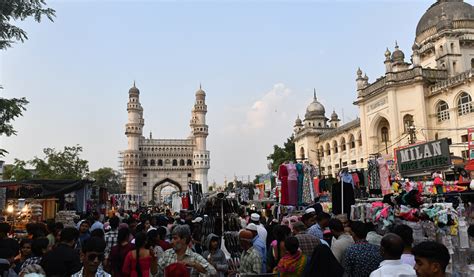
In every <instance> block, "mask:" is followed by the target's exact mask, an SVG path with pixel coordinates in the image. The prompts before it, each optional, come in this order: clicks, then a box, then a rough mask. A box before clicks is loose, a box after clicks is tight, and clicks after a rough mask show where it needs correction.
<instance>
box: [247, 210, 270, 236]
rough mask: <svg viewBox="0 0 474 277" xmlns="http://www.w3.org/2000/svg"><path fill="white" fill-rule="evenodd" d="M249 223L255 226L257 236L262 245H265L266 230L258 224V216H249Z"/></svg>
mask: <svg viewBox="0 0 474 277" xmlns="http://www.w3.org/2000/svg"><path fill="white" fill-rule="evenodd" d="M250 221H251V223H254V224H255V225H257V233H258V236H259V237H260V239H261V240H262V241H263V242H264V243H267V230H266V229H265V227H263V225H262V224H260V215H258V214H257V213H253V214H251V215H250Z"/></svg>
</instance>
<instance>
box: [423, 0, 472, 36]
mask: <svg viewBox="0 0 474 277" xmlns="http://www.w3.org/2000/svg"><path fill="white" fill-rule="evenodd" d="M443 17H444V18H445V19H448V20H449V21H452V22H454V21H458V22H466V24H468V23H467V22H468V21H471V23H470V24H468V25H471V24H472V22H474V7H473V6H471V5H470V4H468V3H465V2H464V1H463V0H438V1H436V3H434V4H433V5H431V6H430V7H429V8H428V10H427V11H426V12H425V14H424V15H423V16H422V17H421V19H420V21H418V25H417V26H416V36H417V37H418V36H419V35H421V34H422V33H423V32H425V31H428V30H429V29H431V28H433V27H435V28H436V30H435V31H436V32H437V31H439V30H438V26H439V23H440V21H442V20H443ZM461 25H465V24H461ZM461 25H459V24H458V26H459V27H458V28H461V29H463V26H461ZM466 26H467V25H466ZM471 26H472V25H471ZM430 33H431V31H430Z"/></svg>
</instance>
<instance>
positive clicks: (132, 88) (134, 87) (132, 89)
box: [128, 81, 140, 94]
mask: <svg viewBox="0 0 474 277" xmlns="http://www.w3.org/2000/svg"><path fill="white" fill-rule="evenodd" d="M128 93H129V94H140V90H139V89H138V88H137V87H136V86H135V81H133V87H131V88H130V89H129V90H128Z"/></svg>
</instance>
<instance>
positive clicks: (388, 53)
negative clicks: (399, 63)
mask: <svg viewBox="0 0 474 277" xmlns="http://www.w3.org/2000/svg"><path fill="white" fill-rule="evenodd" d="M390 54H392V53H390V50H388V47H387V50H385V57H386V58H390Z"/></svg>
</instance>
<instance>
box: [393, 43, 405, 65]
mask: <svg viewBox="0 0 474 277" xmlns="http://www.w3.org/2000/svg"><path fill="white" fill-rule="evenodd" d="M392 61H393V62H404V61H405V53H403V51H402V50H400V49H399V47H398V43H397V42H396V41H395V51H393V53H392Z"/></svg>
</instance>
